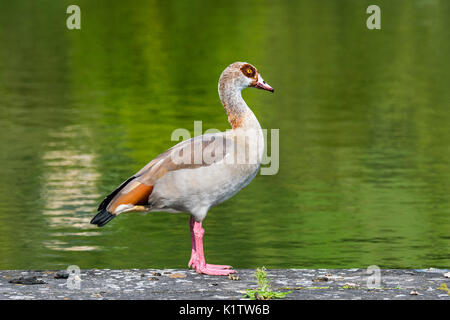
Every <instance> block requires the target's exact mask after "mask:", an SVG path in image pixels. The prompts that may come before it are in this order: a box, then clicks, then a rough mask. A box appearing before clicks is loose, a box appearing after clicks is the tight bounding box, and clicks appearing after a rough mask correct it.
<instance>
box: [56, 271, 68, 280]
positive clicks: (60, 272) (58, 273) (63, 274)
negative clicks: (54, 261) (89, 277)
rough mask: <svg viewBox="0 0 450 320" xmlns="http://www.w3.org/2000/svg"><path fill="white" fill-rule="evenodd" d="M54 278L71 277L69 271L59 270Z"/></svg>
mask: <svg viewBox="0 0 450 320" xmlns="http://www.w3.org/2000/svg"><path fill="white" fill-rule="evenodd" d="M53 278H55V279H67V278H69V273H68V272H66V271H58V272H57V273H56V274H55V275H54V276H53Z"/></svg>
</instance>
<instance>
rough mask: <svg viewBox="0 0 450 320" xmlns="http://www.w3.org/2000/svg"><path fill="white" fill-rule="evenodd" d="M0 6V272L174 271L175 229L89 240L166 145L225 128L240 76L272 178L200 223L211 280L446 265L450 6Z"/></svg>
mask: <svg viewBox="0 0 450 320" xmlns="http://www.w3.org/2000/svg"><path fill="white" fill-rule="evenodd" d="M69 4H72V3H71V2H70V1H50V0H48V1H39V2H30V1H24V0H20V1H2V2H0V43H1V44H2V45H1V47H0V127H1V129H2V130H0V145H1V153H0V165H1V166H0V167H1V169H0V181H1V183H0V268H2V269H21V268H23V269H31V268H36V269H43V268H54V269H56V268H66V267H67V266H68V265H72V264H76V265H78V266H80V267H81V268H92V267H97V268H145V267H158V268H164V267H171V268H182V267H185V266H186V265H187V262H188V259H189V256H190V235H189V228H188V220H189V219H188V216H187V215H173V214H167V213H153V214H148V215H146V216H143V215H140V214H129V215H123V216H120V217H119V218H117V219H114V220H113V221H112V222H111V223H109V224H108V225H107V226H106V227H104V228H96V227H95V226H93V225H90V224H89V221H90V219H91V218H92V216H93V215H94V214H95V212H96V207H97V205H98V203H99V202H100V201H101V200H102V198H103V197H104V196H105V195H106V194H107V193H108V192H110V191H111V190H113V189H114V188H115V187H116V186H117V185H118V184H119V183H120V182H122V181H123V180H124V179H126V178H127V177H128V176H130V175H131V174H133V173H135V172H136V171H137V170H139V169H140V168H141V167H142V166H143V165H145V164H146V163H147V162H148V161H149V160H151V159H152V158H153V157H155V156H156V155H158V154H159V153H161V152H162V151H164V150H166V149H167V148H168V147H170V146H171V145H173V144H174V142H172V141H170V136H171V133H172V131H173V130H174V129H176V128H187V129H189V130H190V131H191V132H193V123H194V121H195V120H202V121H203V128H204V129H207V128H218V129H220V130H226V129H227V128H228V127H229V125H228V123H227V121H226V115H225V113H224V111H223V108H222V107H221V105H220V102H219V100H218V95H217V80H218V77H219V75H220V73H221V72H222V70H223V69H224V68H225V67H226V66H227V65H228V64H230V63H232V62H234V61H248V62H250V63H252V64H254V65H255V66H256V67H257V68H259V69H260V71H261V73H262V75H263V77H264V79H265V80H266V81H267V82H268V83H269V84H270V85H272V86H273V87H274V88H275V94H274V95H272V94H269V93H267V92H263V91H259V90H250V89H248V90H246V91H244V93H243V94H244V98H245V99H246V101H247V103H248V104H249V105H250V106H251V107H252V108H253V110H254V112H255V114H256V116H257V117H258V118H259V120H260V122H261V124H262V126H263V127H264V128H268V129H271V128H279V129H280V170H279V172H278V174H277V175H275V176H261V175H258V176H257V177H256V178H255V180H254V181H253V182H252V183H251V184H250V185H249V186H248V187H247V188H245V189H244V190H243V191H241V192H240V193H238V194H237V195H236V196H235V197H233V198H232V199H230V200H228V201H227V202H225V203H223V204H222V205H220V206H218V207H215V208H213V209H212V210H211V211H210V212H209V214H208V217H207V218H206V220H205V223H204V226H205V230H206V235H205V252H206V256H207V260H209V261H210V262H211V263H226V264H232V265H233V266H235V267H237V268H254V267H256V266H262V265H265V266H266V267H270V268H325V267H327V268H352V267H362V268H364V267H367V266H369V265H372V264H376V265H378V266H380V267H389V268H429V267H435V268H448V267H449V265H450V249H449V248H450V235H449V231H450V218H449V216H450V215H449V213H450V197H449V194H450V192H449V191H450V184H449V181H450V163H449V160H448V159H450V148H449V145H450V144H449V141H450V127H449V121H450V113H449V109H448V108H449V102H450V90H448V89H449V83H450V81H449V80H450V61H449V58H448V57H449V56H450V49H449V43H450V41H449V40H450V39H449V30H450V19H449V17H450V16H449V15H450V10H449V9H450V3H449V2H448V1H444V0H442V1H425V0H421V1H406V0H404V1H395V2H393V1H378V3H377V4H378V5H379V6H380V7H381V8H382V30H377V31H370V30H368V29H367V28H366V27H365V20H366V18H367V16H368V15H367V14H366V13H365V9H366V6H367V5H368V4H366V3H365V2H364V1H356V0H355V1H313V0H311V1H292V2H290V1H258V0H256V1H226V2H213V1H206V0H205V1H199V2H193V3H192V4H188V3H187V2H184V1H178V2H172V1H139V2H125V1H94V2H92V1H86V0H85V1H81V0H80V1H77V4H78V5H79V6H80V7H81V11H82V29H81V30H79V31H69V30H67V29H66V27H65V19H66V17H67V15H66V13H65V11H66V7H67V6H68V5H69Z"/></svg>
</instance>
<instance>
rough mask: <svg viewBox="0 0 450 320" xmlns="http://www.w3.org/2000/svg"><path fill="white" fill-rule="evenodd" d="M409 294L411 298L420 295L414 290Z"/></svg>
mask: <svg viewBox="0 0 450 320" xmlns="http://www.w3.org/2000/svg"><path fill="white" fill-rule="evenodd" d="M409 294H410V295H412V296H418V295H419V294H420V293H419V292H417V291H416V290H413V291H411V292H410V293H409Z"/></svg>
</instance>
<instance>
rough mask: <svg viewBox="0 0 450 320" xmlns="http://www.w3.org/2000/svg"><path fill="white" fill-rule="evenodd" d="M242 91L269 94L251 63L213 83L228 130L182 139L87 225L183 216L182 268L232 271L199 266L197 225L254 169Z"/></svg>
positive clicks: (256, 141)
mask: <svg viewBox="0 0 450 320" xmlns="http://www.w3.org/2000/svg"><path fill="white" fill-rule="evenodd" d="M247 87H254V88H259V89H263V90H268V91H271V92H273V91H274V90H273V88H272V87H271V86H269V85H268V84H267V83H266V82H265V81H264V80H263V78H262V77H261V75H260V74H259V72H258V71H257V70H256V68H255V67H254V66H252V65H251V64H249V63H245V62H235V63H233V64H231V65H229V66H228V67H227V68H226V69H225V70H224V71H223V72H222V74H221V76H220V79H219V97H220V100H221V102H222V104H223V106H224V108H225V111H226V112H227V115H228V121H229V122H230V124H231V127H232V129H231V130H227V131H226V132H220V133H213V134H205V135H202V136H197V137H194V138H192V139H189V140H185V141H182V142H180V143H178V144H177V145H175V146H174V147H172V148H171V149H169V150H167V151H166V152H164V153H162V154H161V155H159V156H158V157H156V158H155V159H153V160H152V161H150V162H149V163H148V164H147V165H146V166H145V167H143V168H142V169H141V170H140V171H139V172H138V173H136V174H135V175H133V176H132V177H130V178H129V179H127V180H126V181H124V182H123V183H122V184H121V185H120V186H119V187H117V189H116V190H114V191H113V192H112V193H111V194H109V195H108V196H107V197H106V198H105V199H104V200H103V202H102V203H101V204H100V206H99V207H98V213H97V215H96V216H95V217H94V218H93V219H92V220H91V223H92V224H96V225H98V226H99V227H101V226H104V225H105V224H106V223H108V222H109V221H111V219H113V218H114V217H116V216H118V215H119V214H121V213H126V212H151V211H165V212H176V213H178V212H188V213H189V214H190V216H191V217H190V224H189V226H190V230H191V241H192V252H191V259H190V260H189V263H188V266H189V267H192V268H193V269H195V270H196V271H197V272H198V273H203V274H209V275H228V274H230V273H233V272H234V270H232V269H231V268H232V267H231V266H227V265H213V264H207V263H206V262H205V256H204V253H203V235H204V232H205V231H204V229H203V228H202V221H203V219H205V217H206V214H207V212H208V210H209V209H210V208H211V207H213V206H215V205H218V204H219V203H221V202H223V201H225V200H227V199H229V198H230V197H232V196H233V195H234V194H236V193H237V192H238V191H239V190H241V189H242V188H244V187H245V186H246V185H248V184H249V183H250V181H251V180H252V179H253V178H254V177H255V175H256V173H257V172H258V170H259V167H260V164H261V159H262V153H263V150H264V136H263V133H262V130H261V126H260V124H259V122H258V120H257V119H256V117H255V115H254V114H253V112H252V111H251V110H250V108H249V107H248V106H247V104H246V103H245V101H244V99H243V98H242V95H241V91H242V89H245V88H247Z"/></svg>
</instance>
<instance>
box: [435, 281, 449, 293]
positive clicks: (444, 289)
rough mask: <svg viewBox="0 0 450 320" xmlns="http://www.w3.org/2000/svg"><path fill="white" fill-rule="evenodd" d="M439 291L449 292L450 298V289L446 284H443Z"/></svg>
mask: <svg viewBox="0 0 450 320" xmlns="http://www.w3.org/2000/svg"><path fill="white" fill-rule="evenodd" d="M437 289H438V290H442V291H445V292H447V294H448V295H449V296H450V289H449V288H448V287H447V285H446V284H445V283H443V284H441V286H440V287H439V288H437Z"/></svg>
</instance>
